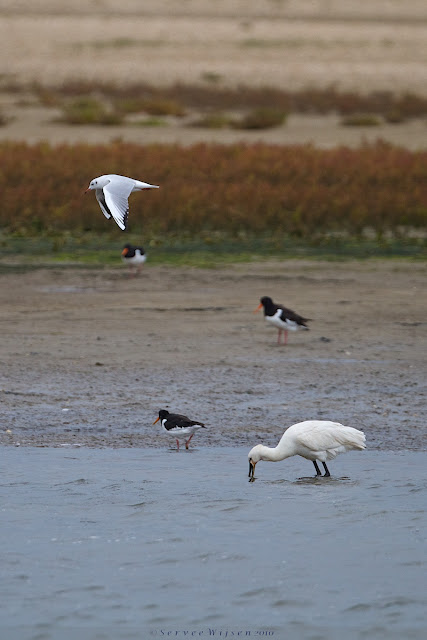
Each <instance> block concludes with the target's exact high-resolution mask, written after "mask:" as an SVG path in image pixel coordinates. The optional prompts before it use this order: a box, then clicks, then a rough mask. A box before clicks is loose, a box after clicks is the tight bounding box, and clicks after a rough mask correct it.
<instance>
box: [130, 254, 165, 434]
mask: <svg viewBox="0 0 427 640" xmlns="http://www.w3.org/2000/svg"><path fill="white" fill-rule="evenodd" d="M128 253H129V249H128V248H127V247H125V248H124V249H123V251H122V256H127V254H128ZM157 420H158V418H157ZM157 420H156V422H157ZM153 424H154V423H153Z"/></svg>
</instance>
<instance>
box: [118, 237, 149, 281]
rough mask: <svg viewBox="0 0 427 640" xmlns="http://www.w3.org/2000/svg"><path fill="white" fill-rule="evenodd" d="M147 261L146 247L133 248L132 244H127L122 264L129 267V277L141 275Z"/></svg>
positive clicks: (123, 252)
mask: <svg viewBox="0 0 427 640" xmlns="http://www.w3.org/2000/svg"><path fill="white" fill-rule="evenodd" d="M146 260H147V256H146V255H145V251H144V247H133V246H132V245H131V244H125V246H124V247H123V251H122V262H124V264H127V265H128V266H129V276H132V275H136V274H137V273H140V272H141V269H142V265H143V264H144V262H145V261H146ZM133 267H135V271H133Z"/></svg>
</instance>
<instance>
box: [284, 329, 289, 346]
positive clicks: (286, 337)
mask: <svg viewBox="0 0 427 640" xmlns="http://www.w3.org/2000/svg"><path fill="white" fill-rule="evenodd" d="M284 333H285V342H284V343H283V344H288V332H287V331H286V329H285V331H284Z"/></svg>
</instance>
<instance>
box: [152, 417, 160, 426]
mask: <svg viewBox="0 0 427 640" xmlns="http://www.w3.org/2000/svg"><path fill="white" fill-rule="evenodd" d="M159 420H160V416H159V417H158V418H156V419H155V420H154V422H153V424H156V422H158V421H159Z"/></svg>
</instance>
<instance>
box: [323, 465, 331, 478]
mask: <svg viewBox="0 0 427 640" xmlns="http://www.w3.org/2000/svg"><path fill="white" fill-rule="evenodd" d="M322 464H323V466H324V468H325V475H324V477H325V478H329V476H330V475H331V474H330V473H329V469H328V467H327V466H326V464H325V463H324V462H322Z"/></svg>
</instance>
